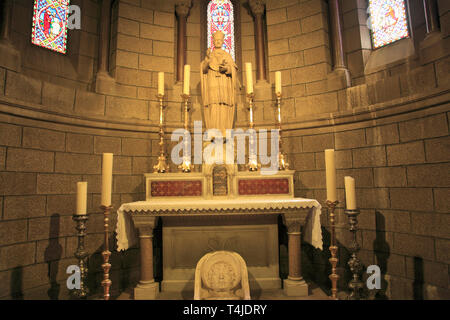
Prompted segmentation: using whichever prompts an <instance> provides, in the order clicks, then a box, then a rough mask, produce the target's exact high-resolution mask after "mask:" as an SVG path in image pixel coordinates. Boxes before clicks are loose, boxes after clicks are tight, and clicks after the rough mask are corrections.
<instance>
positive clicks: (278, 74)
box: [275, 71, 281, 94]
mask: <svg viewBox="0 0 450 320" xmlns="http://www.w3.org/2000/svg"><path fill="white" fill-rule="evenodd" d="M275 93H278V94H281V71H277V72H275Z"/></svg>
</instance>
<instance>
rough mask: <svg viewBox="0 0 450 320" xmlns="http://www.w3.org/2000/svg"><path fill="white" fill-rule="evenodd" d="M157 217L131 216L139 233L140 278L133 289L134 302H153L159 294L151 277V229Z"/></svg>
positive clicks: (157, 286) (156, 285)
mask: <svg viewBox="0 0 450 320" xmlns="http://www.w3.org/2000/svg"><path fill="white" fill-rule="evenodd" d="M156 221H157V217H154V216H133V222H134V226H135V227H136V228H137V229H138V231H139V245H140V256H141V278H140V280H139V283H138V285H137V286H136V288H134V299H135V300H154V299H156V297H157V296H158V294H159V283H158V282H155V278H154V276H153V229H154V228H155V227H156Z"/></svg>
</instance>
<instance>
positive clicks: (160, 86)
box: [158, 72, 164, 96]
mask: <svg viewBox="0 0 450 320" xmlns="http://www.w3.org/2000/svg"><path fill="white" fill-rule="evenodd" d="M158 95H160V96H163V95H164V72H158Z"/></svg>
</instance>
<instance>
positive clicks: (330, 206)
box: [326, 200, 339, 300]
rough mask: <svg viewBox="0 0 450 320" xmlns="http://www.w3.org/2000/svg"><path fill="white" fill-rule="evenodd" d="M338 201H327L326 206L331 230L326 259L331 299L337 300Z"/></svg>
mask: <svg viewBox="0 0 450 320" xmlns="http://www.w3.org/2000/svg"><path fill="white" fill-rule="evenodd" d="M338 203H339V201H337V200H336V201H330V200H327V202H326V204H327V207H328V213H329V216H330V228H331V240H330V247H329V249H330V253H331V258H330V259H328V261H330V263H331V274H330V276H329V278H330V280H331V298H332V299H334V300H337V282H338V280H339V275H338V274H337V273H336V266H337V263H338V261H339V259H338V258H337V251H338V247H337V245H336V229H335V227H336V219H335V215H334V211H335V210H336V207H337V205H338Z"/></svg>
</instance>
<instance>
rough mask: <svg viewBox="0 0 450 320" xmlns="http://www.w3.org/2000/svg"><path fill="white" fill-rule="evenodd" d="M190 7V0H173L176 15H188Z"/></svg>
mask: <svg viewBox="0 0 450 320" xmlns="http://www.w3.org/2000/svg"><path fill="white" fill-rule="evenodd" d="M191 7H192V0H176V1H175V12H176V13H177V16H179V17H180V16H185V17H187V16H188V15H189V11H190V10H191Z"/></svg>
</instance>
